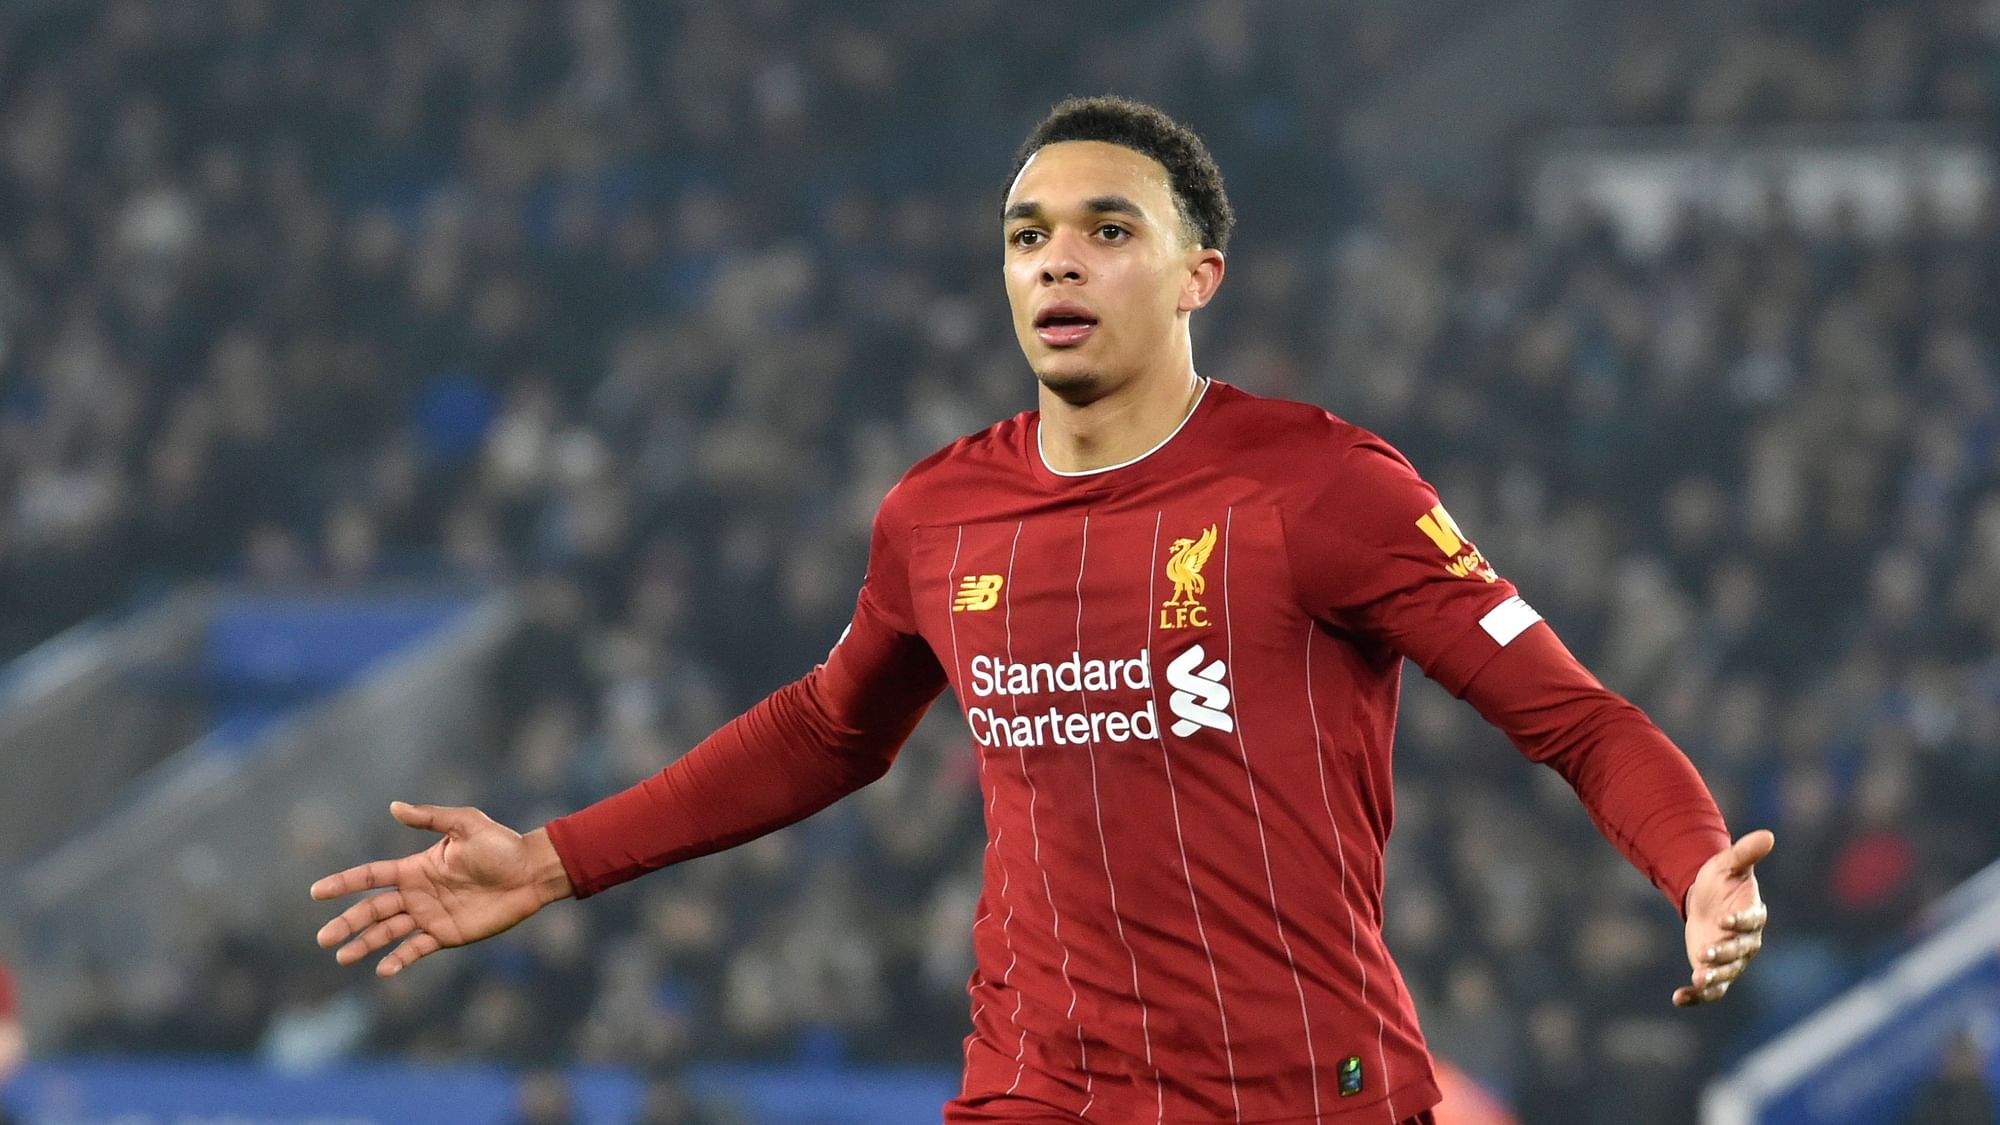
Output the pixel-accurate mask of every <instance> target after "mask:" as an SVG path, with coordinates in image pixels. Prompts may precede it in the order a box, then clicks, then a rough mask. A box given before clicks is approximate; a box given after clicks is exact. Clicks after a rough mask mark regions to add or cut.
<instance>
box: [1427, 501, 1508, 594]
mask: <svg viewBox="0 0 2000 1125" xmlns="http://www.w3.org/2000/svg"><path fill="white" fill-rule="evenodd" d="M1417 530H1419V531H1421V532H1423V533H1424V534H1425V535H1427V536H1429V537H1430V541H1431V542H1432V543H1435V544H1437V549H1438V550H1440V551H1443V552H1444V557H1445V564H1444V568H1445V569H1446V570H1448V571H1450V572H1451V575H1452V577H1454V578H1465V577H1467V576H1469V575H1474V574H1476V575H1478V576H1479V577H1481V578H1483V579H1485V580H1486V581H1488V582H1498V581H1500V576H1499V575H1498V574H1495V573H1493V565H1492V564H1491V563H1489V562H1487V561H1486V556H1485V555H1482V554H1480V553H1479V548H1477V547H1475V546H1473V545H1472V544H1470V543H1468V542H1466V541H1465V532H1463V531H1460V530H1459V529H1458V521H1457V520H1454V519H1452V518H1451V513H1450V512H1447V511H1445V510H1444V505H1443V504H1438V505H1435V506H1433V507H1432V508H1431V510H1430V511H1428V512H1425V513H1424V514H1423V515H1421V516H1418V517H1417Z"/></svg>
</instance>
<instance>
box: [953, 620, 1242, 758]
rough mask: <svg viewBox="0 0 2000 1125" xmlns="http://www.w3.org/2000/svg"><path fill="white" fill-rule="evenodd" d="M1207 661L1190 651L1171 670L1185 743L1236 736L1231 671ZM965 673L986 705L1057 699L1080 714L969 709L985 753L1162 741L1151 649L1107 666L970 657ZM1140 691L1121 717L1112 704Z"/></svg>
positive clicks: (1016, 707)
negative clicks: (1216, 734)
mask: <svg viewBox="0 0 2000 1125" xmlns="http://www.w3.org/2000/svg"><path fill="white" fill-rule="evenodd" d="M1206 659H1207V653H1205V652H1204V651H1203V649H1202V647H1201V646H1200V645H1198V644H1197V645H1190V646H1189V647H1188V648H1187V649H1186V651H1184V652H1182V653H1181V654H1180V655H1179V656H1176V657H1174V659H1173V661H1172V662H1171V663H1169V664H1168V665H1167V669H1166V677H1167V683H1168V685H1169V686H1171V687H1172V688H1173V689H1174V692H1173V694H1172V695H1171V696H1170V697H1169V698H1168V699H1167V710H1168V711H1170V712H1172V715H1173V717H1174V718H1175V719H1176V720H1178V721H1177V722H1175V723H1174V725H1173V728H1172V729H1173V733H1174V734H1175V735H1177V736H1179V737H1181V738H1186V737H1187V736H1188V735H1191V734H1193V733H1194V732H1196V731H1198V730H1201V729H1202V728H1204V727H1206V728H1208V729H1210V730H1219V731H1223V732H1225V733H1226V732H1229V731H1233V730H1235V729H1236V723H1235V720H1234V719H1232V718H1231V717H1230V715H1229V710H1228V709H1229V699H1230V694H1229V688H1228V687H1226V686H1225V685H1224V684H1223V682H1222V679H1223V676H1224V674H1225V672H1226V669H1225V667H1224V666H1223V662H1222V661H1220V660H1213V661H1209V662H1208V663H1207V665H1206V666H1203V661H1204V660H1206ZM967 672H968V673H969V676H968V679H969V681H970V682H969V683H968V684H967V685H966V686H968V687H970V688H971V689H972V695H973V696H974V697H975V698H976V699H979V700H982V701H983V700H987V699H993V698H995V697H1002V698H1005V697H1012V698H1013V699H1014V700H1019V699H1020V698H1021V697H1024V696H1054V697H1055V698H1056V699H1057V700H1059V701H1061V703H1062V704H1071V703H1074V707H1075V709H1073V710H1071V709H1066V707H1065V706H1061V705H1058V706H1049V707H1043V708H1041V709H1039V710H1036V709H1031V708H1027V707H1024V706H1022V704H1021V703H1020V702H1009V703H1008V704H1007V705H1006V706H1005V710H1006V711H1007V712H1010V713H1002V710H1001V709H999V708H995V707H993V706H991V705H989V704H986V703H984V702H981V703H978V704H975V705H974V706H971V707H967V708H966V709H965V718H966V723H967V725H968V726H970V727H971V728H972V738H973V741H975V742H977V743H979V745H981V746H989V747H991V746H1008V747H1014V746H1049V745H1054V746H1072V745H1074V746H1083V745H1088V744H1092V743H1106V742H1130V741H1133V740H1135V739H1136V740H1139V741H1143V742H1152V741H1155V740H1157V739H1158V738H1159V737H1160V726H1159V719H1158V717H1157V715H1156V714H1155V713H1154V710H1153V700H1152V698H1151V693H1152V690H1153V661H1152V653H1151V652H1150V651H1148V650H1146V649H1140V650H1139V652H1138V653H1137V654H1135V655H1133V656H1131V657H1127V658H1113V659H1108V660H1105V659H1096V658H1090V657H1085V656H1084V655H1083V654H1082V653H1080V652H1072V653H1070V654H1069V656H1068V657H1067V658H1066V659H1063V660H1058V661H1048V662H1033V663H1018V664H1017V663H1014V662H1013V661H1009V660H1002V659H1000V658H998V657H993V656H987V655H984V654H980V655H976V656H974V657H973V658H972V660H971V662H970V664H969V665H968V667H967ZM1140 692H1144V693H1146V695H1145V696H1144V697H1142V698H1143V702H1142V703H1141V705H1140V706H1139V707H1138V708H1137V709H1135V710H1122V709H1120V708H1119V707H1118V706H1117V705H1116V704H1115V702H1114V701H1115V698H1116V696H1117V695H1120V694H1125V693H1140ZM1100 693H1103V694H1102V695H1100ZM1105 696H1109V698H1106V697H1105ZM1126 698H1128V699H1129V698H1130V695H1127V696H1126Z"/></svg>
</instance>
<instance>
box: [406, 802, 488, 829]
mask: <svg viewBox="0 0 2000 1125" xmlns="http://www.w3.org/2000/svg"><path fill="white" fill-rule="evenodd" d="M471 811H472V810H471V809H463V808H451V807H449V806H446V805H413V804H410V803H409V802H408V801H391V802H389V815H390V816H393V817H395V818H396V819H397V820H400V821H402V822H403V823H404V824H405V825H408V826H409V827H411V828H428V829H430V830H431V831H432V832H442V833H445V834H446V835H457V834H459V833H460V832H461V831H462V830H463V829H464V828H465V826H466V814H468V813H470V812H471Z"/></svg>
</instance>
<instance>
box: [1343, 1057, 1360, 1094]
mask: <svg viewBox="0 0 2000 1125" xmlns="http://www.w3.org/2000/svg"><path fill="white" fill-rule="evenodd" d="M1360 1092H1361V1056H1360V1055H1349V1056H1347V1057H1346V1058H1344V1059H1342V1060H1340V1096H1341V1097H1343V1098H1351V1097H1353V1096H1354V1095H1356V1094H1358V1093H1360Z"/></svg>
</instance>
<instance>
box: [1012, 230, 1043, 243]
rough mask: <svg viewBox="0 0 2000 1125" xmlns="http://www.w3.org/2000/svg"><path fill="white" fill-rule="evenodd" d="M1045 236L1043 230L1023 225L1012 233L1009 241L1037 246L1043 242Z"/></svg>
mask: <svg viewBox="0 0 2000 1125" xmlns="http://www.w3.org/2000/svg"><path fill="white" fill-rule="evenodd" d="M1044 237H1046V236H1045V235H1043V234H1042V232H1041V231H1038V230H1036V229H1035V228H1033V227H1022V228H1021V229H1020V230H1017V231H1015V232H1014V233H1013V234H1012V235H1010V236H1009V237H1008V239H1007V241H1008V242H1011V243H1013V244H1014V245H1015V246H1023V247H1026V246H1036V245H1039V244H1040V243H1041V241H1042V239H1043V238H1044Z"/></svg>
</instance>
